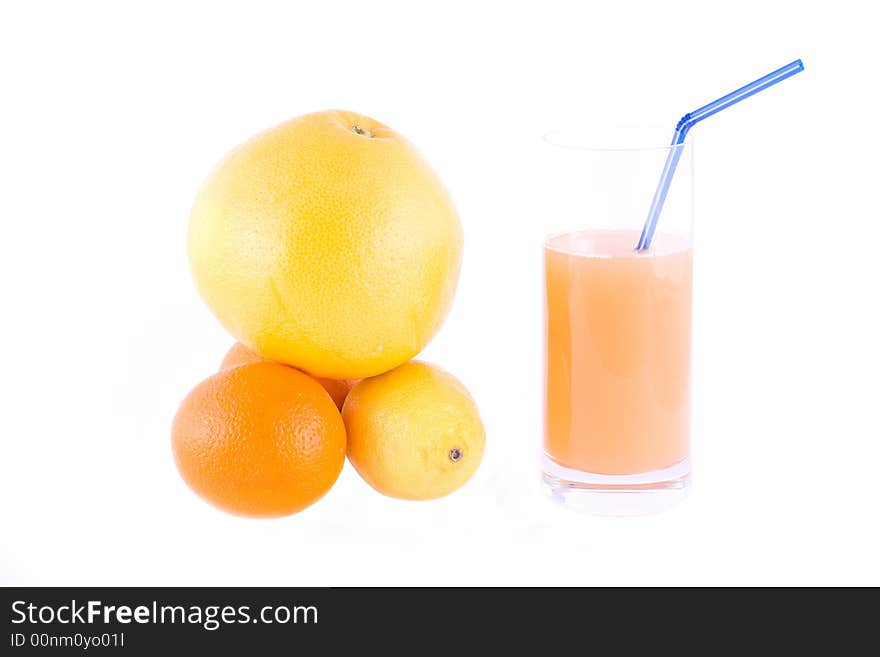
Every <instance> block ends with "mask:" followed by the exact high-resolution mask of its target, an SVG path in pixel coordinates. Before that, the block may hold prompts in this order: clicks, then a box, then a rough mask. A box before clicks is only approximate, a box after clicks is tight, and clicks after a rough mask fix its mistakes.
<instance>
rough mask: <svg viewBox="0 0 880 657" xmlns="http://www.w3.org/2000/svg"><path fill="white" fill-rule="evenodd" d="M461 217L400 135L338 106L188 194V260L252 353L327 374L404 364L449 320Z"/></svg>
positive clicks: (247, 151) (229, 159)
mask: <svg viewBox="0 0 880 657" xmlns="http://www.w3.org/2000/svg"><path fill="white" fill-rule="evenodd" d="M461 249H462V232H461V224H460V222H459V219H458V214H457V212H456V210H455V207H454V206H453V204H452V201H451V199H450V197H449V194H448V193H447V191H446V189H445V188H444V186H443V184H442V183H441V182H440V180H439V178H438V177H437V176H436V174H435V173H434V172H433V171H432V170H431V168H430V167H429V166H428V164H427V163H426V162H425V160H424V159H423V158H422V157H421V155H420V154H419V153H418V152H417V151H416V149H415V148H414V147H413V146H412V145H411V144H410V143H409V142H408V141H407V140H406V139H404V138H403V137H402V136H400V135H398V134H396V133H395V132H394V131H392V130H391V129H389V128H387V127H386V126H384V125H382V124H381V123H379V122H378V121H375V120H373V119H371V118H369V117H365V116H362V115H358V114H354V113H351V112H344V111H336V110H334V111H326V112H318V113H315V114H308V115H305V116H301V117H299V118H296V119H293V120H291V121H288V122H286V123H283V124H281V125H279V126H277V127H275V128H272V129H270V130H267V131H266V132H263V133H261V134H259V135H257V136H256V137H254V138H252V139H251V140H249V141H247V142H245V143H244V144H242V145H241V146H239V147H238V148H236V149H235V150H234V151H232V152H231V153H230V154H229V155H227V156H226V158H225V159H224V160H223V161H222V162H221V163H220V164H219V165H218V166H217V167H216V168H215V170H214V171H213V172H212V173H211V174H210V176H209V177H208V179H207V180H206V181H205V183H204V184H203V186H202V188H201V190H200V191H199V193H198V195H197V197H196V200H195V203H194V205H193V208H192V213H191V217H190V224H189V236H188V254H189V260H190V266H191V269H192V273H193V276H194V278H195V282H196V286H197V288H198V290H199V293H200V294H201V296H202V298H203V299H204V300H205V302H206V303H207V305H208V307H209V308H210V309H211V311H212V312H213V313H214V314H215V315H216V317H217V318H218V319H219V320H220V322H221V323H222V324H223V326H224V327H225V328H226V329H227V330H228V331H229V332H230V333H231V334H232V335H233V336H234V337H235V338H236V339H238V340H239V341H240V342H242V343H243V344H244V345H245V346H247V347H248V348H250V349H252V350H254V351H255V352H257V353H258V354H259V355H261V356H263V357H264V358H267V359H269V360H273V361H279V362H282V363H286V364H289V365H292V366H294V367H297V368H299V369H301V370H303V371H305V372H308V373H309V374H312V375H314V376H318V377H322V378H329V379H359V378H363V377H367V376H374V375H376V374H380V373H382V372H386V371H388V370H390V369H392V368H394V367H396V366H398V365H400V364H401V363H404V362H406V361H407V360H409V359H410V358H412V357H413V356H415V355H416V354H417V353H419V352H420V351H421V350H422V349H423V348H424V347H425V345H426V344H427V343H428V342H429V341H430V340H431V338H432V337H433V336H434V334H435V333H436V332H437V331H438V330H439V328H440V326H441V324H442V323H443V320H444V319H445V318H446V315H447V313H448V312H449V308H450V306H451V304H452V298H453V296H454V294H455V288H456V285H457V283H458V275H459V269H460V266H461Z"/></svg>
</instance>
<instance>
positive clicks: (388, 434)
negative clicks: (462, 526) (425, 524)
mask: <svg viewBox="0 0 880 657" xmlns="http://www.w3.org/2000/svg"><path fill="white" fill-rule="evenodd" d="M342 417H343V419H344V421H345V427H346V431H347V433H348V460H349V461H350V462H351V464H352V465H353V466H354V467H355V470H357V471H358V474H360V475H361V477H363V479H364V480H365V481H366V482H367V483H368V484H370V486H372V487H373V488H375V489H376V490H377V491H379V492H380V493H382V494H384V495H388V496H389V497H396V498H400V499H406V500H430V499H435V498H438V497H443V496H445V495H448V494H449V493H451V492H453V491H455V490H457V489H458V488H460V487H461V486H463V485H464V484H465V483H466V482H467V481H468V480H469V479H470V478H471V476H472V475H473V474H474V472H476V470H477V468H478V467H479V465H480V461H481V459H482V456H483V448H484V446H485V441H486V434H485V430H484V428H483V423H482V421H481V420H480V415H479V412H478V410H477V406H476V404H475V403H474V400H473V398H472V397H471V396H470V394H469V393H468V391H467V390H466V389H465V387H464V386H463V385H462V384H461V382H459V380H458V379H456V378H455V377H454V376H452V375H451V374H449V373H448V372H445V371H444V370H442V369H440V368H439V367H436V366H434V365H430V364H428V363H423V362H420V361H411V362H409V363H406V364H404V365H401V366H400V367H398V368H397V369H394V370H391V371H390V372H386V373H385V374H382V375H380V376H377V377H374V378H371V379H364V380H363V381H361V382H360V383H358V384H357V385H356V386H355V387H354V388H353V389H352V391H351V392H350V393H349V395H348V399H346V400H345V406H343V408H342ZM453 454H454V455H453Z"/></svg>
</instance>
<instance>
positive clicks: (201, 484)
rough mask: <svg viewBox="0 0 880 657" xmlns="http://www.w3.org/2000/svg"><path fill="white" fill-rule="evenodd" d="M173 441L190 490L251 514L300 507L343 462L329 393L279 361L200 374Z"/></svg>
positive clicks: (341, 436)
mask: <svg viewBox="0 0 880 657" xmlns="http://www.w3.org/2000/svg"><path fill="white" fill-rule="evenodd" d="M171 442H172V448H173V451H174V459H175V462H176V464H177V469H178V470H179V472H180V474H181V476H182V477H183V479H184V481H186V483H187V484H188V485H189V487H190V488H192V490H193V491H195V492H196V493H197V494H198V495H199V496H201V497H202V498H203V499H205V500H206V501H208V502H210V503H211V504H213V505H214V506H216V507H218V508H220V509H222V510H224V511H227V512H229V513H233V514H236V515H241V516H249V517H277V516H286V515H289V514H292V513H296V512H298V511H301V510H303V509H304V508H306V507H308V506H309V505H311V504H313V503H314V502H316V501H317V500H318V499H320V498H321V497H323V496H324V494H325V493H326V492H327V491H328V490H330V487H331V486H333V484H334V483H335V481H336V479H337V478H338V477H339V473H340V472H341V471H342V466H343V464H344V462H345V449H346V438H345V426H344V425H343V423H342V418H341V416H340V415H339V411H338V410H337V409H336V407H335V406H334V404H333V401H332V400H331V399H330V397H329V395H327V393H326V392H325V391H324V389H323V388H322V387H321V386H320V385H319V384H318V383H317V382H316V381H315V380H314V379H312V378H311V377H309V376H307V375H306V374H303V373H302V372H299V371H297V370H295V369H293V368H290V367H286V366H284V365H279V364H277V363H254V364H251V365H243V366H242V367H238V368H234V369H230V370H227V371H225V372H219V373H217V374H215V375H213V376H211V377H209V378H207V379H205V380H204V381H202V382H201V383H200V384H199V385H197V386H196V387H195V388H194V389H193V390H192V391H191V392H190V393H189V395H187V397H186V398H185V399H184V400H183V403H182V404H181V405H180V408H179V409H178V411H177V415H176V416H175V418H174V422H173V425H172V430H171Z"/></svg>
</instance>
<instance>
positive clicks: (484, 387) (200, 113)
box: [0, 0, 880, 585]
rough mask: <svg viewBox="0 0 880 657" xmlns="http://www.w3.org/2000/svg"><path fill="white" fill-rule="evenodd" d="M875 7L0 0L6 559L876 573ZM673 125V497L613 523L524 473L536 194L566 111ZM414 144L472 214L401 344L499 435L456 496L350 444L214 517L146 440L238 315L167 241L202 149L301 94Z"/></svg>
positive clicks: (174, 242) (1, 505) (0, 554)
mask: <svg viewBox="0 0 880 657" xmlns="http://www.w3.org/2000/svg"><path fill="white" fill-rule="evenodd" d="M871 4H872V3H868V2H864V3H855V2H848V3H847V2H838V3H828V2H815V3H808V2H803V1H800V2H775V3H774V2H767V0H761V1H759V2H753V1H740V2H737V3H711V2H705V1H696V2H687V3H685V2H663V3H660V2H644V3H633V2H615V3H605V2H602V3H588V2H570V3H562V2H552V1H549V0H542V1H541V2H533V3H517V2H504V3H501V2H499V3H490V2H484V3H480V2H467V3H454V2H449V1H446V2H442V3H441V2H436V3H432V4H427V3H416V2H400V3H387V2H381V1H379V0H374V1H373V2H368V3H367V2H357V3H355V2H344V1H342V0H337V1H336V2H323V3H321V2H310V3H305V2H302V3H295V2H287V3H278V4H268V3H261V2H246V3H245V2H241V3H238V5H228V4H225V3H217V2H211V3H204V4H196V3H168V4H165V3H160V2H155V1H154V2H144V3H140V4H136V3H115V2H114V3H110V2H108V3H105V4H97V3H90V2H77V3H58V4H55V5H50V4H47V3H43V2H6V3H4V4H3V8H2V10H0V62H2V79H0V85H2V87H0V218H2V226H3V229H2V237H0V250H2V257H0V274H2V276H0V280H2V298H3V318H2V329H0V331H2V345H3V357H2V359H0V372H2V376H0V385H2V396H0V399H2V406H0V409H2V416H0V437H2V456H0V582H2V583H6V584H95V585H97V584H108V585H122V584H154V585H158V584H207V585H222V584H256V585H273V584H276V585H345V584H347V585H360V584H419V585H422V584H479V585H483V584H500V585H506V584H527V585H531V584H554V585H557V584H558V585H565V584H579V585H590V584H874V585H877V584H880V559H878V554H880V536H878V523H880V511H878V503H880V492H878V491H880V486H878V480H877V476H878V475H877V473H878V472H880V431H878V422H877V412H878V411H877V409H878V403H880V395H878V393H880V386H878V383H877V373H878V365H880V362H878V361H880V359H878V339H877V336H878V335H880V323H878V315H877V307H878V300H880V294H878V289H877V288H878V283H880V264H878V262H880V257H878V253H880V251H878V246H880V216H878V208H880V188H878V186H880V176H878V174H880V165H878V156H880V130H878V121H877V118H878V116H880V103H878V100H877V98H876V89H877V79H878V68H877V66H878V65H877V62H878V60H880V57H878V55H880V52H878V45H877V43H878V41H877V34H876V21H874V20H873V19H871V18H870V17H871V15H872V10H871ZM798 57H801V58H803V60H804V63H805V66H806V71H805V72H804V73H802V74H800V75H798V76H796V77H794V78H792V79H791V80H788V81H785V82H783V83H782V84H780V85H779V86H777V87H774V88H773V89H771V90H769V91H767V92H765V93H763V94H761V95H760V96H757V97H754V98H751V99H749V100H747V101H745V102H744V103H742V104H740V105H737V106H736V107H734V108H731V109H730V110H727V111H726V112H724V113H723V114H719V115H718V116H715V117H713V118H711V119H709V120H708V121H706V122H705V123H703V124H701V125H700V126H698V127H697V128H695V129H694V133H693V134H694V135H695V136H696V138H697V141H696V144H697V146H696V148H697V151H696V203H697V205H696V212H697V237H696V253H697V255H696V259H697V260H696V272H695V285H696V288H695V309H694V312H695V343H694V350H695V351H694V358H695V360H694V368H695V369H694V386H695V388H694V404H695V416H694V429H695V439H694V468H695V482H694V488H693V491H692V494H691V496H690V498H689V499H688V500H687V501H686V502H684V503H683V504H681V505H680V506H678V507H676V508H674V509H672V510H670V511H668V512H666V513H663V514H660V515H655V516H649V517H643V518H633V519H609V518H594V517H589V516H582V515H578V514H575V513H572V512H569V511H566V510H564V509H561V508H557V507H555V506H553V505H552V504H551V503H549V502H548V501H546V500H545V499H544V498H543V497H542V496H541V493H540V488H539V482H538V476H537V472H538V454H539V443H540V431H541V387H540V386H541V289H540V287H541V261H540V238H541V233H542V216H541V213H542V205H541V190H540V189H538V188H537V187H536V186H535V185H534V184H532V183H533V179H534V178H533V176H534V167H533V161H532V153H533V152H534V147H535V145H536V144H538V140H539V137H540V135H541V134H542V133H544V132H545V131H547V130H549V129H551V128H554V127H558V126H560V125H563V124H570V123H572V122H573V121H574V122H577V123H582V124H583V125H585V126H591V127H595V126H602V125H604V124H611V123H630V124H631V123H638V124H655V125H656V124H660V125H668V126H669V128H670V134H671V130H672V127H673V126H674V124H675V122H676V120H677V119H678V118H679V116H680V115H681V114H682V113H684V112H686V111H688V110H691V109H694V108H695V107H696V106H698V105H701V104H703V103H704V102H707V101H709V100H712V99H714V98H715V97H717V96H719V95H720V94H722V93H725V92H727V91H729V90H730V89H733V88H735V87H737V86H739V85H741V84H743V83H745V82H748V81H750V80H752V79H754V78H755V77H758V76H759V75H762V74H764V73H766V72H768V71H770V70H772V69H774V68H776V67H778V66H781V65H782V64H785V63H787V62H789V61H791V60H793V59H796V58H798ZM335 107H339V108H345V109H350V110H354V111H359V112H363V113H366V114H369V115H372V116H374V117H376V118H378V119H379V120H381V121H383V122H386V123H387V124H389V125H390V126H392V127H393V128H395V129H396V130H398V131H400V132H402V133H403V134H404V135H406V136H407V137H409V138H410V139H411V140H412V141H414V142H415V143H416V144H417V145H418V146H419V148H420V149H421V150H422V151H423V153H424V154H425V155H426V156H427V158H428V159H429V160H430V161H431V162H432V164H433V165H434V167H435V169H436V170H437V171H438V173H439V174H440V175H441V177H442V178H443V179H444V180H445V182H446V183H447V185H448V187H449V189H450V190H451V192H452V194H453V197H454V198H455V200H456V202H457V205H458V207H459V210H460V213H461V216H462V220H463V223H464V228H465V259H464V266H463V271H462V277H461V281H460V285H459V291H458V295H457V297H456V301H455V305H454V308H453V311H452V313H451V314H450V316H449V318H448V320H447V322H446V324H445V326H444V328H443V330H442V331H441V333H440V334H439V335H438V337H437V338H436V339H435V340H434V342H433V343H432V344H431V345H430V346H429V348H428V349H427V351H426V352H425V353H424V356H423V357H424V358H426V359H427V360H431V361H433V362H436V363H438V364H440V365H442V366H443V367H445V368H447V369H448V370H450V371H451V372H452V373H454V374H455V375H457V376H458V377H459V378H460V379H462V381H464V382H465V383H466V385H467V386H468V387H469V388H470V389H471V391H472V393H473V394H474V396H475V398H476V400H477V402H478V404H479V405H480V408H481V412H482V415H483V419H484V422H485V424H486V428H487V432H488V438H487V440H488V444H487V451H486V455H485V459H484V462H483V465H482V467H481V469H480V470H479V472H478V474H477V475H476V477H475V478H474V479H473V480H472V482H470V483H469V484H468V485H467V486H466V487H465V488H464V489H462V490H461V491H459V492H458V493H457V494H454V495H452V496H451V497H449V498H446V499H443V500H440V501H435V502H426V503H413V502H402V501H396V500H391V499H387V498H384V497H382V496H380V495H379V494H377V493H375V492H374V491H373V490H372V489H370V488H368V487H367V486H366V484H364V483H363V482H362V481H361V480H360V479H359V478H358V477H357V475H356V474H355V473H354V471H353V470H352V469H351V467H350V466H346V468H345V470H344V472H343V474H342V476H341V478H340V481H339V483H338V484H337V485H336V486H335V487H334V488H333V490H332V491H331V492H330V493H329V494H328V495H327V497H326V498H324V499H323V500H322V501H321V502H319V503H318V504H316V505H315V506H313V507H311V508H309V509H308V510H306V511H305V512H303V513H301V514H299V515H297V516H293V517H290V518H286V519H281V520H275V521H255V520H246V519H239V518H235V517H231V516H227V515H224V514H222V513H220V512H218V511H215V510H214V509H212V508H211V507H209V506H207V505H206V504H204V503H203V502H202V501H200V500H199V499H198V498H197V497H195V496H194V495H193V494H191V493H190V492H189V490H188V489H187V488H186V487H185V485H184V484H183V482H182V481H181V480H180V479H179V477H178V475H177V473H176V471H175V469H174V465H173V462H172V458H171V453H170V448H169V426H170V422H171V418H172V416H173V414H174V412H175V409H176V406H177V404H178V402H179V401H180V400H181V399H182V397H183V396H184V395H185V394H186V392H187V391H188V390H189V389H190V388H191V387H192V386H194V385H195V384H196V383H197V382H198V381H200V380H201V379H203V378H204V377H206V376H208V375H209V374H210V373H211V372H212V371H213V370H214V369H215V368H216V367H217V365H218V363H219V360H220V359H221V357H222V355H223V353H224V351H225V350H226V349H227V348H228V347H229V345H230V344H231V342H232V340H231V338H229V337H228V336H227V335H225V334H224V332H223V330H222V329H221V328H220V326H219V325H218V323H217V322H216V321H215V320H214V318H213V317H212V316H211V314H210V313H209V312H208V310H207V309H206V308H205V307H204V305H203V304H202V303H201V301H200V300H199V298H198V296H197V294H196V292H195V289H194V286H193V284H192V282H191V279H190V275H189V271H188V266H187V262H186V257H185V248H184V242H185V232H186V224H187V216H188V211H189V206H190V203H191V201H192V198H193V196H194V193H195V191H196V189H197V187H198V185H199V183H200V182H201V180H202V178H203V177H204V176H205V175H206V173H207V172H208V170H209V168H210V167H211V166H212V165H213V163H214V162H215V161H217V160H218V159H219V158H220V157H221V156H222V155H223V154H224V152H225V151H227V150H228V149H229V148H230V147H232V146H233V145H235V144H236V143H238V142H240V141H242V140H243V139H245V138H247V137H248V136H250V135H251V134H253V133H255V132H257V131H259V130H261V129H263V128H266V127H268V126H271V125H273V124H275V123H278V122H280V121H282V120H285V119H287V118H291V117H293V116H296V115H299V114H302V113H305V112H309V111H313V110H319V109H327V108H335Z"/></svg>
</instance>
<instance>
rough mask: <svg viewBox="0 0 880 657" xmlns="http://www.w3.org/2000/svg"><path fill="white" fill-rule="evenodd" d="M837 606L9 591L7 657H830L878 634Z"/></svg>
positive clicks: (563, 592)
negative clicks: (760, 654) (476, 644)
mask: <svg viewBox="0 0 880 657" xmlns="http://www.w3.org/2000/svg"><path fill="white" fill-rule="evenodd" d="M832 595H833V599H836V600H837V602H834V603H830V602H829V601H828V597H827V595H826V594H822V595H821V597H820V598H818V597H816V592H802V591H796V592H792V591H783V590H777V591H754V590H736V591H731V590H727V591H708V590H678V591H669V590H662V589H415V588H413V589H309V588H272V589H266V588H199V589H183V588H138V589H125V588H6V589H0V597H2V608H3V611H2V618H3V627H4V635H3V636H2V637H0V654H3V655H17V654H36V653H43V652H45V651H50V652H52V653H58V651H62V652H63V654H79V653H83V654H117V653H125V654H132V655H140V654H144V655H147V654H149V655H156V654H157V653H161V652H168V653H169V654H178V653H181V652H183V651H185V650H197V651H199V652H198V653H197V654H204V653H205V651H210V650H220V651H222V653H221V654H230V653H231V652H238V651H242V652H243V654H251V653H252V651H253V650H255V649H259V650H266V649H269V648H272V649H275V648H277V649H282V650H284V652H285V653H290V652H293V651H299V650H305V649H308V650H319V651H321V652H320V653H317V654H330V655H333V654H337V652H339V651H340V650H341V649H342V648H343V647H344V648H346V649H351V650H360V651H364V650H368V651H370V652H371V653H372V652H375V651H385V653H386V654H388V653H391V652H393V653H397V654H412V655H417V654H420V653H422V652H436V651H438V650H449V651H451V652H452V653H453V654H454V655H458V654H459V653H461V652H470V651H471V650H470V649H469V647H470V646H471V641H472V640H474V639H477V638H479V639H481V640H484V641H485V640H486V639H489V640H491V641H492V642H493V645H495V647H500V646H513V647H518V648H522V647H523V645H524V642H530V643H534V642H539V643H541V644H543V645H544V649H545V650H547V651H549V652H559V651H560V650H561V649H562V648H566V649H580V651H584V652H587V653H589V652H598V647H599V646H606V647H607V646H616V647H617V648H618V649H620V650H621V651H623V652H628V650H627V649H629V648H632V647H635V646H639V645H644V646H647V647H648V648H649V649H650V648H654V649H658V650H661V651H662V652H667V651H671V650H673V649H678V648H684V647H686V646H688V645H691V646H693V642H694V641H695V640H700V641H706V637H709V638H710V640H709V643H708V644H706V645H704V648H705V650H702V651H700V652H701V654H706V655H711V654H714V653H715V650H716V648H720V647H721V645H722V644H723V645H724V646H725V647H726V648H727V649H731V648H732V647H734V646H737V645H741V646H743V647H744V648H749V647H751V648H752V649H755V648H757V647H758V645H760V646H761V647H762V648H764V649H767V648H769V647H772V646H776V647H778V648H780V649H782V648H785V649H789V650H790V649H791V647H792V645H793V644H794V643H797V640H798V639H808V640H809V642H810V645H811V647H813V648H817V647H819V646H821V645H822V640H823V635H826V634H827V635H828V636H829V639H830V636H831V630H832V629H833V628H834V627H835V624H834V621H835V615H836V616H837V620H838V621H840V620H841V619H843V622H844V627H846V629H845V631H844V634H842V635H841V634H840V633H835V634H834V636H833V640H831V642H830V643H829V644H828V645H829V646H830V645H833V646H834V647H835V649H836V650H839V649H841V648H842V647H843V645H844V644H845V643H846V642H848V641H849V640H855V639H856V637H857V636H859V634H860V633H864V631H865V630H866V629H867V628H869V627H871V623H873V621H872V620H871V615H870V611H869V610H871V611H873V610H875V609H876V607H875V606H874V605H864V606H861V607H858V606H854V607H852V608H848V607H847V606H846V605H843V604H841V597H842V596H841V594H840V592H835V593H834V594H832ZM847 597H849V596H848V595H847ZM858 597H859V596H856V598H858ZM870 597H873V594H870ZM844 610H846V611H844ZM699 637H702V639H699ZM755 637H759V639H760V642H759V643H758V644H756V643H755V641H756V640H757V639H756V638H755ZM710 644H711V645H710ZM612 652H613V653H614V654H617V652H618V650H614V651H612ZM257 654H261V653H257ZM838 654H840V653H838Z"/></svg>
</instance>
